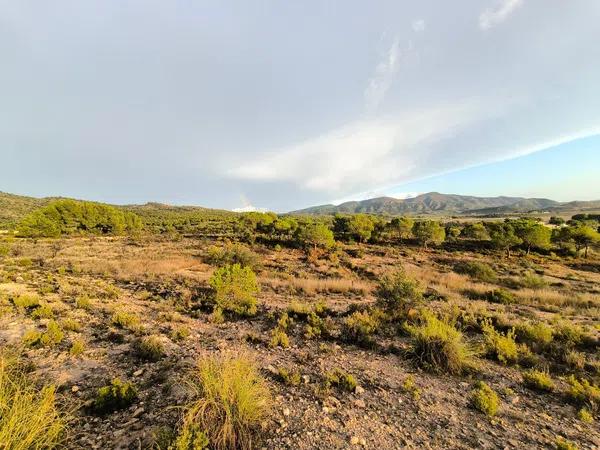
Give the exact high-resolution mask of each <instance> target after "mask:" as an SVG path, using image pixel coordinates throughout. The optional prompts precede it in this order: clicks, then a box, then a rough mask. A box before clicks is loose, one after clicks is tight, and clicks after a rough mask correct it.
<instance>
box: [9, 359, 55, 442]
mask: <svg viewBox="0 0 600 450" xmlns="http://www.w3.org/2000/svg"><path fill="white" fill-rule="evenodd" d="M65 426H66V418H65V417H64V416H63V415H62V414H61V413H60V411H59V409H58V407H57V404H56V393H55V389H54V387H53V386H46V387H43V388H42V389H38V388H37V386H36V383H35V382H34V381H33V380H31V379H30V378H29V377H28V376H26V374H25V373H24V371H23V370H22V368H21V367H19V361H18V360H17V359H15V358H14V357H8V356H6V355H3V354H0V447H1V448H3V449H6V450H27V449H52V448H59V447H60V445H61V443H62V441H63V437H64V430H65Z"/></svg>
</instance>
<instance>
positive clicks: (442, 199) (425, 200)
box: [290, 192, 600, 216]
mask: <svg viewBox="0 0 600 450" xmlns="http://www.w3.org/2000/svg"><path fill="white" fill-rule="evenodd" d="M599 208H600V200H595V201H574V202H557V201H554V200H550V199H547V198H523V197H504V196H501V197H475V196H469V195H456V194H440V193H439V192H429V193H426V194H421V195H417V196H416V197H412V198H407V199H398V198H393V197H377V198H371V199H368V200H361V201H350V202H345V203H342V204H340V205H332V204H329V205H321V206H313V207H310V208H305V209H301V210H297V211H292V212H291V213H290V214H297V215H303V214H308V215H313V214H314V215H321V214H337V213H341V214H355V213H368V214H381V215H427V214H434V215H475V216H477V215H482V216H484V215H490V216H494V215H505V214H523V213H540V212H556V213H560V212H561V211H572V210H578V211H586V210H596V209H599Z"/></svg>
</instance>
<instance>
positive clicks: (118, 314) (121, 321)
mask: <svg viewBox="0 0 600 450" xmlns="http://www.w3.org/2000/svg"><path fill="white" fill-rule="evenodd" d="M110 321H111V323H112V324H113V325H115V326H117V327H119V328H125V329H128V330H132V331H137V330H139V329H140V326H141V323H140V318H139V317H138V316H136V315H135V314H133V313H128V312H126V311H115V312H114V313H113V315H112V317H111V319H110Z"/></svg>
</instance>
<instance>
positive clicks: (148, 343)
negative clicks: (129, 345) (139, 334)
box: [135, 335, 165, 361]
mask: <svg viewBox="0 0 600 450" xmlns="http://www.w3.org/2000/svg"><path fill="white" fill-rule="evenodd" d="M135 350H136V352H137V354H138V355H139V357H140V358H142V359H146V360H148V361H158V360H159V359H160V358H162V357H163V356H165V348H164V345H163V343H162V341H161V339H160V337H159V336H154V335H152V336H145V337H143V338H141V339H140V340H138V341H137V343H136V345H135Z"/></svg>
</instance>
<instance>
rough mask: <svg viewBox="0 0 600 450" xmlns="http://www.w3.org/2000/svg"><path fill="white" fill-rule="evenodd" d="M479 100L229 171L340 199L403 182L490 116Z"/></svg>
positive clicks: (376, 124)
mask: <svg viewBox="0 0 600 450" xmlns="http://www.w3.org/2000/svg"><path fill="white" fill-rule="evenodd" d="M482 108H483V104H481V102H479V101H471V102H463V103H456V104H452V105H446V106H441V107H437V108H432V109H429V110H425V111H420V112H419V111H411V112H410V113H407V114H403V115H401V116H397V117H394V118H388V119H372V120H360V121H356V122H352V123H349V124H347V125H344V126H342V127H339V128H337V129H334V130H331V131H329V132H327V133H324V134H322V135H320V136H316V137H314V138H311V139H307V140H305V141H303V142H299V143H296V144H293V145H290V146H287V147H283V148H278V149H275V150H273V151H271V152H269V153H267V154H264V155H263V156H262V157H260V158H258V159H257V160H256V161H255V162H249V163H248V164H245V165H243V166H239V167H236V168H234V169H232V170H229V171H228V173H229V175H230V176H232V177H234V178H240V179H244V180H251V181H269V182H274V181H284V182H291V183H294V184H296V185H297V186H299V187H301V188H306V189H310V190H312V191H315V192H323V193H327V194H334V195H335V194H336V193H344V192H357V191H362V190H366V189H370V188H374V187H381V186H382V185H384V186H390V184H391V183H396V182H399V181H404V180H406V179H408V178H409V177H410V176H412V175H413V174H414V173H415V171H416V170H418V169H419V167H420V165H421V163H422V162H423V161H424V160H426V159H427V157H428V156H430V154H431V151H430V146H432V145H433V144H435V143H436V142H437V141H438V140H441V139H444V138H447V137H448V136H451V135H452V134H453V133H456V132H457V131H459V130H461V129H462V128H463V127H467V126H469V125H471V124H472V123H473V122H475V121H477V120H481V119H483V118H486V117H488V116H489V115H488V114H486V112H485V110H483V109H482Z"/></svg>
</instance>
